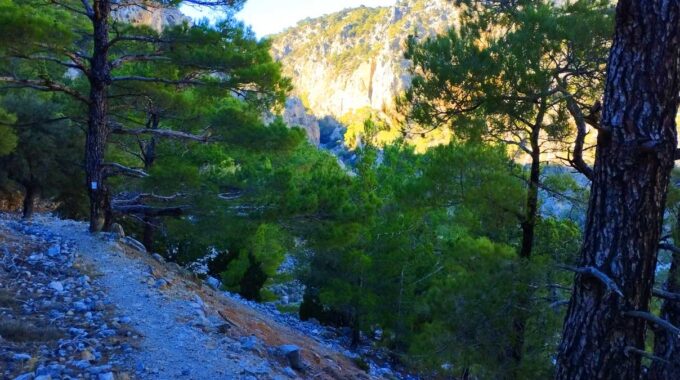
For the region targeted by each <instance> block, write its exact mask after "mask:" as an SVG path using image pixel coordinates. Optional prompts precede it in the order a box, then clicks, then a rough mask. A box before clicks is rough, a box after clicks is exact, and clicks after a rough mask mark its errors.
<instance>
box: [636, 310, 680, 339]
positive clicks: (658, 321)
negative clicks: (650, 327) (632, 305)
mask: <svg viewBox="0 0 680 380" xmlns="http://www.w3.org/2000/svg"><path fill="white" fill-rule="evenodd" d="M623 315H625V316H628V317H634V318H641V319H644V320H646V321H647V322H650V323H652V324H655V325H657V326H659V327H662V328H664V329H665V330H667V331H669V332H670V333H672V334H674V335H675V336H678V337H680V329H679V328H677V327H676V326H675V325H673V324H672V323H670V322H668V321H667V320H665V319H662V318H659V317H657V316H656V315H654V314H652V313H650V312H647V311H637V310H633V311H626V312H624V313H623Z"/></svg>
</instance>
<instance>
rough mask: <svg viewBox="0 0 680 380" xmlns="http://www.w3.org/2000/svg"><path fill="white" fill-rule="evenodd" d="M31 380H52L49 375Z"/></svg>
mask: <svg viewBox="0 0 680 380" xmlns="http://www.w3.org/2000/svg"><path fill="white" fill-rule="evenodd" d="M33 380H52V376H50V375H41V376H36V377H35V378H34V379H33Z"/></svg>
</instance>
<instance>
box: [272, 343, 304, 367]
mask: <svg viewBox="0 0 680 380" xmlns="http://www.w3.org/2000/svg"><path fill="white" fill-rule="evenodd" d="M278 352H279V354H280V355H281V356H284V357H285V358H286V359H288V363H289V364H290V366H291V367H292V368H293V369H296V370H301V369H304V368H305V367H304V364H303V363H302V356H301V355H300V347H298V346H296V345H294V344H284V345H283V346H279V349H278Z"/></svg>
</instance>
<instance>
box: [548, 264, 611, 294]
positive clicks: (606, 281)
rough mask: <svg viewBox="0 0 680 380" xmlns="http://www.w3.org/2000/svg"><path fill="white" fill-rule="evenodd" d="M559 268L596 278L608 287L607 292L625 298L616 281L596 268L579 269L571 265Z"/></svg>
mask: <svg viewBox="0 0 680 380" xmlns="http://www.w3.org/2000/svg"><path fill="white" fill-rule="evenodd" d="M559 267H560V268H562V269H566V270H569V271H572V272H576V273H578V274H580V275H584V276H591V277H594V278H596V279H598V280H600V282H602V284H603V285H604V286H606V287H607V290H610V291H613V292H614V293H616V294H618V295H619V296H620V297H623V292H621V289H620V288H619V286H618V285H616V282H614V280H612V279H611V278H610V277H609V276H607V275H606V274H604V273H602V272H601V271H600V270H598V269H597V268H594V267H581V268H579V267H573V266H570V265H560V266H559Z"/></svg>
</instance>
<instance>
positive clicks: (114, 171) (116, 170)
mask: <svg viewBox="0 0 680 380" xmlns="http://www.w3.org/2000/svg"><path fill="white" fill-rule="evenodd" d="M103 166H104V176H105V177H111V176H114V175H118V174H122V175H126V176H129V177H135V178H145V177H148V176H149V174H148V173H146V172H145V171H144V170H142V169H135V168H129V167H127V166H124V165H121V164H118V163H115V162H112V163H107V164H104V165H103Z"/></svg>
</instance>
